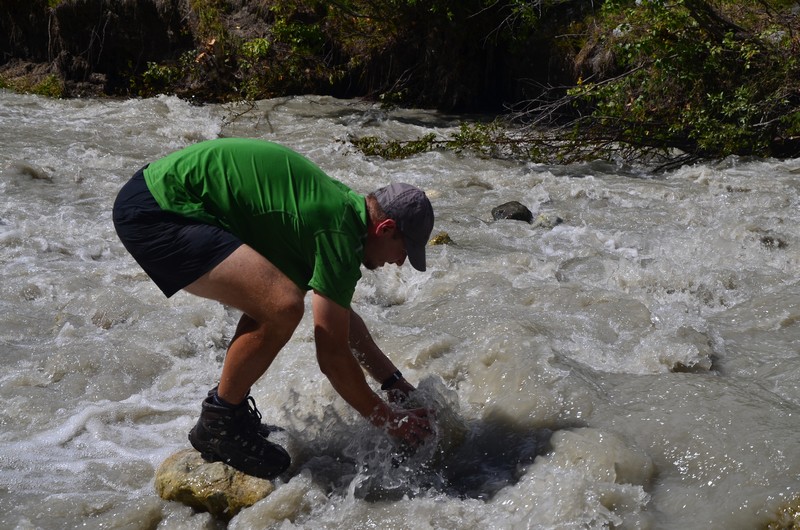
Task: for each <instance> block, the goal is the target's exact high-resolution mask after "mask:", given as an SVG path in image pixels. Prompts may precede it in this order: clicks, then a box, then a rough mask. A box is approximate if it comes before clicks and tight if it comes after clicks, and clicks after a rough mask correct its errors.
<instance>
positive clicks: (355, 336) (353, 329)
mask: <svg viewBox="0 0 800 530" xmlns="http://www.w3.org/2000/svg"><path fill="white" fill-rule="evenodd" d="M350 347H351V348H353V349H354V350H355V351H356V353H357V359H358V362H360V363H361V365H362V366H363V367H364V368H365V369H366V370H367V372H369V374H370V375H371V376H372V377H373V379H375V381H377V382H379V383H384V382H385V381H387V380H388V379H389V378H390V377H391V376H392V374H394V373H395V372H397V371H398V370H397V367H396V366H395V365H394V363H393V362H392V361H391V360H390V359H389V358H388V357H387V356H386V354H385V353H383V351H381V349H380V348H379V347H378V345H377V344H376V343H375V340H373V338H372V335H371V334H370V332H369V329H367V325H366V324H365V323H364V320H363V319H362V318H361V317H360V316H359V315H358V313H356V312H355V311H354V310H352V309H351V310H350ZM390 389H391V390H392V391H393V392H400V393H401V394H402V395H403V396H408V393H409V392H411V391H413V390H414V387H413V386H412V385H411V384H410V383H409V382H408V381H406V380H405V379H404V378H401V379H400V380H398V381H397V382H395V383H394V384H392V385H391V386H390ZM394 395H395V394H393V393H392V394H390V396H394Z"/></svg>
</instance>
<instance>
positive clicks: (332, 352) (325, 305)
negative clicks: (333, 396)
mask: <svg viewBox="0 0 800 530" xmlns="http://www.w3.org/2000/svg"><path fill="white" fill-rule="evenodd" d="M312 308H313V313H314V340H315V342H316V346H317V362H318V363H319V367H320V370H322V373H324V374H325V376H326V377H327V378H328V380H330V382H331V384H332V385H333V388H334V389H335V390H336V392H338V393H339V395H340V396H342V398H344V400H345V401H347V403H349V404H350V406H352V407H353V408H354V409H356V411H358V412H359V414H361V415H362V416H364V417H365V418H368V419H369V420H370V422H372V423H373V425H376V426H379V427H383V428H385V429H386V430H387V431H388V432H389V434H391V435H393V436H396V437H398V438H401V439H403V440H404V441H406V442H408V443H411V444H414V445H416V444H418V443H420V442H421V441H422V440H423V439H424V438H425V437H426V436H427V435H429V434H430V433H431V427H430V421H429V420H428V418H427V410H425V409H415V410H395V409H394V408H392V407H391V406H390V405H389V404H387V403H386V402H385V401H383V400H382V399H381V398H380V397H379V396H378V395H377V394H376V393H375V392H373V391H372V389H371V388H370V387H369V385H368V384H367V381H366V379H365V378H364V372H363V371H362V370H361V366H359V363H358V361H356V358H355V357H353V354H352V352H351V351H350V343H349V335H350V318H351V316H350V315H351V311H350V310H349V309H346V308H344V307H342V306H340V305H339V304H337V303H335V302H334V301H332V300H331V299H329V298H327V297H325V296H323V295H321V294H319V293H317V292H314V295H313V299H312ZM362 324H363V322H362Z"/></svg>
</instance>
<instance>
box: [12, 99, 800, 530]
mask: <svg viewBox="0 0 800 530" xmlns="http://www.w3.org/2000/svg"><path fill="white" fill-rule="evenodd" d="M454 125H455V123H454V122H453V121H450V120H449V119H448V117H446V116H441V115H437V114H436V113H432V112H423V111H408V110H392V111H385V110H382V109H380V108H379V107H377V106H373V105H370V104H366V103H363V102H356V101H341V100H335V99H331V98H320V97H303V98H291V99H278V100H270V101H263V102H259V103H258V104H257V105H256V106H254V107H253V108H248V107H242V106H238V107H237V106H215V105H209V106H202V107H199V106H192V105H189V104H187V103H186V102H183V101H180V100H178V99H175V98H171V97H158V98H154V99H147V100H128V101H109V100H102V101H98V100H69V101H56V100H50V99H43V98H40V97H36V96H27V95H18V94H12V93H9V92H5V91H0V194H2V203H0V205H1V206H0V264H1V265H2V268H1V269H0V274H1V275H2V276H0V315H2V316H0V360H2V366H3V368H2V370H0V400H1V401H2V407H0V528H3V529H18V530H29V529H36V528H42V529H47V530H49V529H62V528H75V527H80V528H126V529H153V528H159V529H217V528H223V527H224V524H223V523H220V522H217V521H215V520H213V519H212V518H211V517H210V516H209V515H208V514H205V513H195V512H193V511H192V510H191V509H189V508H187V507H185V506H183V505H180V504H178V503H173V502H166V501H163V500H161V499H160V498H159V497H158V496H157V495H156V493H155V491H154V487H153V480H154V474H155V469H156V468H157V467H158V465H159V464H160V463H161V462H162V461H163V460H164V459H165V458H166V457H168V456H169V455H170V454H172V453H174V452H176V451H177V450H180V449H183V448H186V447H188V441H187V438H186V434H187V432H188V430H189V429H190V428H191V426H192V425H193V424H194V422H195V421H196V417H197V415H198V413H199V407H200V402H201V400H202V398H203V397H204V395H205V392H206V391H207V389H208V388H209V387H210V386H211V385H213V384H214V383H215V382H216V378H217V377H218V376H219V372H220V367H221V362H222V358H223V356H224V352H225V346H226V342H227V340H229V339H230V337H231V334H232V333H233V330H234V326H235V323H236V321H237V319H238V315H237V314H236V313H235V312H234V311H232V310H230V309H227V308H225V307H222V306H221V305H219V304H216V303H214V302H210V301H206V300H201V299H198V298H194V297H191V296H189V295H187V294H179V295H177V296H175V297H174V298H173V299H170V300H167V299H165V298H164V297H163V296H162V295H161V293H160V292H159V291H158V290H157V288H156V287H155V286H154V285H153V284H152V283H151V282H150V281H149V279H148V278H147V277H146V276H145V275H144V274H143V273H142V272H141V270H140V269H139V268H138V266H137V265H136V263H135V262H134V261H133V259H132V258H131V257H130V256H129V255H128V254H127V253H126V252H125V250H124V249H123V247H122V245H121V244H120V242H119V241H118V239H117V237H116V235H115V233H114V229H113V226H112V223H111V205H112V202H113V200H114V197H115V195H116V192H117V191H118V189H119V188H120V186H122V184H123V183H124V182H125V181H126V180H127V179H128V178H129V176H130V175H131V174H132V173H133V172H134V171H135V170H136V169H138V168H139V167H140V166H142V165H143V164H144V163H146V162H149V161H151V160H153V159H155V158H157V157H160V156H162V155H164V154H166V153H169V152H171V151H173V150H176V149H178V148H181V147H183V146H186V145H188V144H190V143H193V142H197V141H200V140H204V139H210V138H216V137H218V136H248V137H257V138H264V139H269V140H273V141H277V142H280V143H283V144H285V145H288V146H290V147H292V148H294V149H296V150H298V151H300V152H302V153H303V154H305V155H306V156H308V157H309V158H311V159H312V160H314V161H315V162H316V163H318V164H319V165H320V166H321V167H322V168H323V169H325V170H326V171H327V172H328V173H329V174H330V175H332V176H333V177H335V178H337V179H339V180H341V181H343V182H345V183H346V184H348V185H350V186H351V187H352V188H354V189H356V190H357V191H359V192H362V193H366V192H368V191H371V190H373V189H375V188H377V187H379V186H382V185H384V184H386V183H388V182H390V181H405V182H409V183H412V184H415V185H417V186H420V187H422V188H423V189H425V190H426V191H427V192H428V194H429V196H430V197H431V199H432V202H433V205H434V209H435V210H436V214H437V221H436V226H435V227H434V234H437V233H439V232H446V233H447V234H449V236H450V238H451V239H452V243H451V244H447V245H439V246H430V247H429V250H428V271H427V272H425V273H419V272H416V271H414V270H413V269H412V268H411V267H410V266H404V267H402V268H398V267H394V266H389V267H385V268H383V269H381V270H378V271H374V272H370V271H365V273H364V277H363V279H362V281H361V282H360V284H359V287H358V289H357V291H356V295H355V299H354V305H355V307H356V308H357V309H358V310H359V311H360V313H361V314H362V316H363V317H364V318H365V320H366V321H367V323H368V325H369V326H370V328H371V329H372V331H373V334H374V335H375V337H376V339H377V340H378V342H379V343H380V344H381V345H382V346H383V347H384V349H385V350H386V351H387V353H389V355H390V356H391V357H392V358H393V359H394V361H395V363H396V364H397V365H398V366H399V367H400V368H401V369H402V370H403V372H404V374H405V375H406V376H407V378H409V380H411V381H412V382H416V383H418V384H419V387H420V392H419V393H420V394H421V398H420V399H422V400H423V401H425V402H426V403H427V404H428V405H429V406H431V407H433V408H435V409H436V410H437V411H438V413H439V418H440V422H439V426H438V432H437V439H436V441H435V442H436V443H435V444H431V447H428V448H425V449H424V450H422V451H421V452H420V453H419V454H417V455H416V456H414V457H412V458H410V459H409V460H406V461H404V462H400V463H399V464H398V462H397V461H394V464H393V463H392V462H393V457H392V454H393V453H392V450H393V448H392V446H391V444H390V443H389V441H388V440H387V439H386V438H385V436H384V435H383V434H382V433H381V432H379V431H377V430H376V429H373V428H372V427H370V426H369V425H368V424H367V423H366V422H365V421H363V420H362V419H361V418H359V417H357V416H356V414H355V413H354V412H352V411H351V410H350V409H349V408H348V407H347V406H346V405H345V404H344V402H343V401H342V400H341V399H340V398H339V397H338V396H337V395H336V394H335V392H334V391H333V390H332V388H331V386H330V384H329V383H328V382H327V380H326V379H325V378H324V377H323V376H322V375H321V374H320V372H319V369H318V368H317V365H316V360H315V356H314V347H313V341H312V338H311V335H312V330H311V326H310V320H309V318H308V315H307V316H306V318H305V319H304V320H303V322H302V323H301V325H300V327H299V328H298V330H297V331H296V333H295V335H294V337H293V338H292V340H291V341H290V342H289V344H288V345H287V347H286V348H285V349H284V351H283V352H282V353H281V355H280V356H279V357H278V360H277V361H276V363H275V364H274V365H273V367H272V368H271V369H270V371H269V372H267V374H266V375H265V376H264V377H263V378H262V379H261V380H260V381H259V382H258V384H257V385H256V386H255V387H254V388H253V395H254V397H255V398H256V400H257V402H258V405H259V408H260V409H261V411H262V413H263V414H264V417H265V419H266V420H268V421H269V422H270V423H275V424H278V425H281V426H283V427H284V428H285V429H286V432H285V433H284V436H285V439H286V440H287V449H288V450H289V451H290V453H291V454H292V456H293V459H294V462H293V466H292V468H291V469H290V470H289V472H287V474H286V475H285V476H282V477H281V478H280V479H278V480H276V482H275V484H276V490H275V492H274V493H273V494H272V495H271V496H269V497H267V498H266V499H265V500H263V501H261V502H260V503H258V504H256V505H255V506H253V507H251V508H248V509H245V510H244V511H242V512H241V513H240V514H239V515H238V516H237V517H236V518H234V519H233V520H232V521H231V522H230V523H229V525H228V527H229V528H231V529H249V528H254V529H255V528H282V529H289V528H292V529H293V528H303V529H319V528H329V529H339V528H348V529H351V528H352V529H355V528H393V529H403V528H408V529H434V528H435V529H459V530H461V529H488V528H492V529H495V528H509V529H517V528H537V529H577V528H612V527H613V528H652V529H682V530H683V529H687V528H689V529H692V528H704V529H707V528H708V529H711V528H714V529H716V528H719V529H723V528H724V529H751V528H757V527H759V526H761V525H764V524H765V523H766V522H768V521H769V520H770V517H771V514H773V513H774V512H775V510H776V509H777V507H778V506H779V505H781V504H782V503H785V502H787V501H789V500H791V499H794V498H796V496H797V495H799V494H800V386H798V381H800V281H798V274H797V271H798V266H799V265H800V235H798V230H797V227H798V221H800V213H799V209H798V207H799V206H800V160H790V161H775V160H742V159H731V160H727V161H725V162H723V163H720V164H707V165H696V166H691V167H684V168H681V169H679V170H676V171H673V172H671V173H668V174H652V173H649V172H647V171H645V170H635V169H631V168H626V167H618V166H614V165H609V164H587V165H575V166H569V167H556V166H554V167H549V166H542V165H535V164H523V163H511V162H505V161H496V160H487V159H482V158H479V157H475V156H471V155H469V154H453V153H440V152H432V153H427V154H421V155H418V156H415V157H413V158H411V159H407V160H399V161H386V160H382V159H377V158H371V157H366V156H364V155H363V154H361V153H360V152H358V151H357V150H356V149H354V148H353V147H352V145H351V144H349V143H348V138H349V137H350V136H351V135H362V136H363V135H382V136H385V137H389V138H413V137H416V136H419V135H422V134H425V133H428V132H438V133H442V134H445V133H447V132H448V131H449V130H450V128H451V127H453V126H454ZM511 200H517V201H519V202H521V203H523V204H525V205H526V206H528V208H530V209H531V211H532V212H533V213H534V216H535V217H538V218H539V220H540V221H542V220H544V221H545V222H537V223H533V224H527V223H523V222H519V221H496V222H494V221H492V220H491V210H492V208H493V207H495V206H497V205H499V204H501V203H504V202H507V201H511ZM556 217H558V218H560V219H562V220H563V222H562V223H560V224H557V225H554V223H552V221H553V220H554V219H555V218H556Z"/></svg>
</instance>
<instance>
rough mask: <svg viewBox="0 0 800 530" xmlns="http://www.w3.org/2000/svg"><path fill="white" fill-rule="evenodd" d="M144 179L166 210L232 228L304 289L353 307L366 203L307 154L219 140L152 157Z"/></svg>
mask: <svg viewBox="0 0 800 530" xmlns="http://www.w3.org/2000/svg"><path fill="white" fill-rule="evenodd" d="M144 177H145V181H146V182H147V186H148V188H149V189H150V191H151V192H152V194H153V196H154V197H155V199H156V202H158V204H159V206H161V208H163V209H164V210H167V211H170V212H174V213H178V214H181V215H184V216H186V217H189V218H192V219H196V220H198V221H202V222H205V223H210V224H213V225H216V226H219V227H221V228H223V229H225V230H228V231H230V232H231V233H232V234H234V235H236V236H237V237H238V238H240V239H241V240H242V241H243V242H244V243H246V244H247V245H249V246H251V247H252V248H253V249H255V250H256V251H257V252H259V253H260V254H261V255H263V256H264V257H266V258H267V259H268V260H269V261H270V262H272V263H273V264H274V265H275V266H276V267H278V269H280V270H281V271H282V272H283V273H284V274H286V276H288V277H289V278H290V279H291V280H292V281H293V282H294V283H295V284H297V285H298V286H299V287H300V288H301V289H303V290H306V291H307V290H309V289H314V290H316V291H318V292H320V293H322V294H324V295H325V296H327V297H328V298H331V299H332V300H333V301H334V302H336V303H337V304H339V305H341V306H343V307H350V301H351V300H352V298H353V292H354V291H355V287H356V283H357V282H358V280H359V278H361V261H362V259H363V255H364V240H365V238H366V234H367V208H366V201H365V199H364V197H363V196H361V195H358V194H356V193H355V192H353V191H352V190H350V189H349V188H348V187H347V186H345V185H344V184H342V183H341V182H338V181H336V180H333V179H332V178H330V177H329V176H328V175H326V174H325V173H324V172H323V171H322V170H321V169H320V168H319V167H317V166H316V165H314V164H313V163H312V162H311V161H309V160H308V159H306V158H305V157H303V156H301V155H299V154H297V153H295V152H294V151H292V150H290V149H288V148H286V147H283V146H280V145H277V144H274V143H270V142H265V141H261V140H251V139H236V138H221V139H218V140H209V141H206V142H201V143H198V144H195V145H192V146H189V147H187V148H185V149H182V150H180V151H177V152H174V153H172V154H169V155H167V156H166V157H164V158H162V159H160V160H158V161H156V162H153V163H151V164H150V165H149V166H148V167H147V169H145V171H144Z"/></svg>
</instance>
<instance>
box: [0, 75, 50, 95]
mask: <svg viewBox="0 0 800 530" xmlns="http://www.w3.org/2000/svg"><path fill="white" fill-rule="evenodd" d="M0 89H9V90H14V91H15V92H21V93H27V94H38V95H40V96H45V97H49V98H61V97H64V82H63V81H62V80H61V78H60V77H59V76H57V75H55V74H48V75H46V76H44V77H42V78H34V77H25V76H22V77H17V78H5V77H3V76H0Z"/></svg>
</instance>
